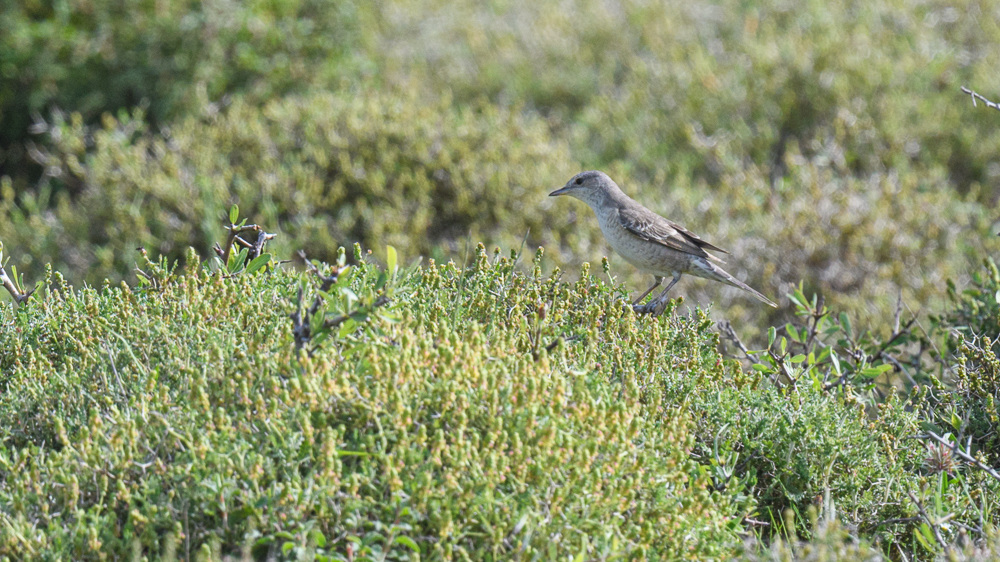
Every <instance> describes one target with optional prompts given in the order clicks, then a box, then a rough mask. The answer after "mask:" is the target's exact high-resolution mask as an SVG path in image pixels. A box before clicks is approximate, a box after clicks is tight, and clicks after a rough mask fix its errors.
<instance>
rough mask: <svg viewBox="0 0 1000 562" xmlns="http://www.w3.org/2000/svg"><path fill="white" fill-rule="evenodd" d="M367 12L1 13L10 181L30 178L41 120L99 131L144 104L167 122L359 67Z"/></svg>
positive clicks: (157, 8) (294, 5) (278, 5)
mask: <svg viewBox="0 0 1000 562" xmlns="http://www.w3.org/2000/svg"><path fill="white" fill-rule="evenodd" d="M365 17H366V16H365V14H364V13H359V12H358V10H357V9H356V8H355V7H354V6H353V5H351V4H348V3H338V4H329V3H325V2H317V1H314V0H280V1H275V2H249V3H241V2H233V3H216V4H212V5H202V4H201V3H198V2H189V1H186V0H168V1H157V2H152V1H144V2H128V3H122V2H98V3H93V4H81V3H78V2H66V1H63V0H54V1H48V2H5V3H4V4H3V6H2V7H0V75H2V76H3V80H0V116H2V117H0V175H3V174H6V175H12V176H14V177H15V178H17V179H18V180H19V181H18V186H19V187H23V185H22V184H23V182H24V180H27V179H28V177H27V175H26V174H27V159H26V158H25V156H24V151H25V142H26V141H27V140H28V138H29V136H28V135H29V133H28V129H29V125H30V124H31V122H32V114H33V113H39V114H44V115H48V113H49V110H50V109H52V108H53V107H57V108H63V109H66V110H70V111H73V112H77V113H80V114H81V116H82V117H83V119H84V122H86V123H96V122H98V121H99V119H100V117H101V115H102V113H105V112H110V113H116V112H117V111H118V110H120V109H126V110H127V109H131V108H132V107H134V106H137V105H144V106H145V107H146V108H147V113H146V115H147V116H148V117H149V118H150V119H152V120H153V122H156V123H168V122H170V121H172V120H173V119H174V118H176V117H182V116H185V115H191V114H194V115H200V114H201V113H202V112H203V111H204V110H205V108H206V106H207V104H208V103H209V102H216V101H218V100H220V99H221V98H222V97H223V96H225V95H231V94H233V93H236V92H241V91H245V92H248V93H249V95H252V96H254V97H255V98H256V99H269V98H270V97H272V96H275V95H280V94H283V93H286V92H289V91H296V90H297V91H301V90H303V89H304V88H306V87H307V86H308V85H310V84H315V83H317V82H320V83H324V84H329V83H332V82H336V80H337V79H338V78H340V77H341V76H342V75H344V74H346V73H348V69H352V68H357V65H356V64H355V63H356V62H358V61H356V58H357V57H358V56H359V55H360V54H361V53H360V52H359V51H358V50H357V48H358V47H359V46H360V45H361V44H363V43H364V39H363V33H362V29H363V27H362V23H361V22H362V20H364V19H365Z"/></svg>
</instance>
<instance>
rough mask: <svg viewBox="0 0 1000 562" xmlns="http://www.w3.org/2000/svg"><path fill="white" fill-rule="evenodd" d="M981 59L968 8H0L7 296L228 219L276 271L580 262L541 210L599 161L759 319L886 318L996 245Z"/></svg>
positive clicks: (0, 205) (894, 1)
mask: <svg viewBox="0 0 1000 562" xmlns="http://www.w3.org/2000/svg"><path fill="white" fill-rule="evenodd" d="M998 45H1000V5H998V4H997V3H995V2H990V1H987V0H890V1H887V2H880V3H870V2H858V1H854V2H852V1H835V2H827V1H819V0H807V1H804V2H788V1H781V0H772V1H766V2H744V1H740V0H721V1H718V2H687V1H684V2H682V1H677V0H667V1H641V0H636V1H626V2H612V1H604V0H581V1H579V2H573V3H565V2H561V3H548V2H524V1H522V0H508V1H495V2H488V3H487V2H457V3H456V2H445V1H443V0H393V1H387V2H378V3H352V2H326V1H323V0H264V1H247V2H233V1H227V0H219V1H212V2H191V1H189V0H187V1H186V0H155V1H154V0H144V1H138V2H124V1H121V0H118V1H109V2H89V1H79V0H77V1H68V0H65V1H61V0H49V1H43V0H27V1H18V2H14V1H9V0H8V1H4V2H2V3H0V176H2V177H3V179H2V180H0V181H2V185H0V213H2V218H0V240H2V241H3V242H4V243H5V245H6V248H7V250H8V253H10V254H12V255H14V256H16V257H15V258H14V262H13V263H15V264H16V265H18V266H19V267H20V269H21V270H22V271H25V272H26V273H27V277H28V278H29V279H30V278H37V277H39V276H40V275H41V271H42V267H43V264H45V263H49V262H51V263H53V265H54V267H55V268H56V269H57V270H58V271H61V272H63V273H65V274H66V275H67V277H68V278H69V279H70V280H71V281H74V282H81V281H87V282H90V283H99V282H101V281H102V280H103V279H105V278H110V279H111V280H112V281H117V280H120V279H127V278H130V277H131V276H132V275H133V274H132V273H131V269H132V267H133V266H134V263H135V262H136V260H137V253H136V251H135V248H136V247H138V246H145V247H147V248H149V249H151V250H154V251H156V252H158V253H161V254H164V255H167V256H170V257H174V258H180V257H181V256H182V255H183V252H184V250H185V248H186V247H187V246H189V245H191V246H194V247H195V248H196V249H198V250H199V252H200V253H201V255H202V256H207V255H208V252H209V248H207V247H206V246H205V245H206V244H207V243H208V241H210V240H214V239H216V238H217V236H216V234H217V233H216V230H217V229H218V226H217V225H218V224H219V220H220V218H221V217H222V216H223V215H224V212H225V210H226V209H228V207H229V205H231V204H232V203H234V202H238V203H239V205H240V208H241V209H242V210H243V211H244V212H245V213H247V214H248V215H249V216H250V217H251V220H255V221H260V222H262V223H264V224H267V225H274V226H277V228H278V229H279V230H280V234H281V236H279V237H278V238H277V239H276V241H275V243H276V246H275V248H274V251H275V252H276V253H277V255H279V256H282V257H287V256H289V255H290V254H291V252H292V251H293V250H295V249H300V248H301V249H305V250H306V251H307V252H308V253H309V255H310V256H311V257H316V258H325V259H331V258H332V257H333V256H334V252H335V251H336V248H337V246H338V245H340V244H350V243H351V242H354V241H360V242H361V243H362V244H364V245H365V246H367V247H381V246H382V245H383V244H386V243H390V244H393V245H395V246H396V247H398V248H399V249H400V251H401V252H402V255H403V256H404V257H405V258H406V259H407V261H409V260H411V259H414V258H416V257H417V256H418V255H423V256H428V257H436V258H439V259H440V258H446V259H447V258H452V259H455V260H456V261H459V262H461V260H463V259H466V256H468V254H469V248H470V247H474V245H475V243H476V242H479V241H483V242H486V243H487V244H489V245H493V244H498V245H501V246H503V247H505V248H510V247H517V246H519V245H520V243H521V240H522V239H524V238H525V236H526V235H527V245H528V247H534V246H537V245H545V246H546V248H547V249H548V250H549V253H548V255H549V256H551V257H553V259H554V263H557V264H562V265H564V266H567V267H568V266H574V267H573V269H572V270H576V269H575V266H576V265H577V264H578V263H579V262H581V261H592V262H593V261H598V260H600V259H601V257H602V256H603V255H605V254H608V253H609V249H608V248H607V247H606V246H605V245H604V242H603V241H602V239H601V237H600V233H599V231H598V227H597V223H596V221H595V220H594V219H593V217H592V216H591V214H590V211H589V209H587V208H586V207H585V206H583V205H582V204H578V203H577V202H573V201H565V200H559V201H554V200H549V199H548V198H547V197H546V196H547V193H548V192H549V191H550V190H551V189H553V188H555V187H559V186H561V185H562V184H563V183H564V182H565V181H566V179H568V178H569V177H570V176H571V175H572V174H574V173H576V172H578V171H580V170H581V169H591V168H600V169H604V170H606V171H608V172H609V173H610V174H611V175H612V177H614V178H615V179H616V180H618V182H619V183H620V184H621V185H622V187H623V188H624V189H625V191H626V192H628V193H630V194H631V195H633V196H634V197H635V198H636V199H638V200H640V201H641V202H643V203H644V204H645V205H646V206H648V207H650V208H652V209H654V210H656V211H659V212H661V213H662V214H664V215H666V216H668V217H670V218H671V219H673V220H675V221H677V222H680V223H681V224H684V225H685V226H687V227H688V228H690V229H692V230H694V231H695V232H698V233H700V234H702V235H703V236H704V237H705V238H707V239H708V240H710V241H712V242H714V243H716V244H718V245H720V246H722V247H724V248H726V249H728V250H730V251H731V252H732V253H733V256H732V257H731V258H730V259H729V264H730V271H732V272H733V273H734V274H736V275H737V276H739V277H742V278H744V279H745V280H746V281H747V282H748V283H750V284H751V285H753V286H755V287H757V288H758V289H760V290H761V291H763V292H764V293H765V294H768V295H771V296H772V297H779V296H780V297H781V300H782V303H783V304H785V305H787V304H788V300H787V298H785V297H784V295H785V294H787V293H789V292H790V291H791V290H792V288H793V287H795V286H796V285H797V284H798V283H799V282H800V281H803V282H804V290H805V292H806V293H811V292H812V291H816V292H819V293H821V294H823V295H824V296H825V298H826V299H827V302H829V303H830V304H832V305H833V306H835V307H837V308H838V309H841V310H848V311H851V312H852V313H853V314H855V315H857V317H858V318H859V320H860V321H861V322H868V323H869V324H872V325H876V326H878V325H884V324H887V323H888V321H889V320H891V316H892V311H893V308H894V306H895V303H896V297H897V295H898V293H899V292H900V291H901V292H902V297H903V301H904V302H905V303H906V304H907V305H908V306H909V307H911V308H912V309H914V310H915V311H919V310H923V309H931V310H933V308H934V304H935V303H936V302H938V301H939V300H942V299H944V298H945V291H944V287H945V284H946V280H948V279H954V280H955V281H956V282H957V284H958V286H959V287H962V286H963V285H964V284H965V283H966V282H967V281H968V276H969V273H970V272H971V271H972V270H974V269H976V268H977V267H978V263H979V261H980V259H981V258H982V257H983V256H984V255H988V254H994V255H995V253H996V251H997V250H998V249H1000V240H998V239H997V236H996V231H997V229H998V224H997V223H998V216H997V213H996V211H995V206H996V203H997V201H998V198H1000V157H998V154H1000V150H998V148H1000V128H998V127H997V123H998V122H1000V114H996V113H994V112H992V111H990V110H987V109H986V108H984V107H982V106H980V107H979V108H974V107H972V105H971V103H969V99H968V98H967V97H965V96H964V95H963V94H962V93H961V92H960V90H959V88H960V86H962V85H966V86H969V87H971V88H973V89H975V90H978V91H980V92H981V93H983V94H984V95H986V96H987V97H991V94H993V90H991V88H993V87H995V79H996V68H998V67H1000V48H998ZM992 97H996V96H992ZM611 263H612V273H613V275H615V276H616V277H618V278H619V279H620V280H625V281H628V282H629V283H630V287H632V288H633V289H634V290H636V291H637V290H640V289H641V288H642V287H643V286H644V284H645V283H646V282H647V280H646V279H641V278H640V277H639V276H638V274H637V273H635V272H634V271H633V270H632V268H631V267H629V266H628V265H627V264H625V263H624V262H623V261H621V260H619V259H618V258H616V257H614V256H612V257H611ZM676 291H677V293H678V294H684V295H686V296H687V297H688V298H689V299H693V300H694V301H695V302H699V303H707V302H714V303H716V311H715V313H714V314H715V315H717V316H720V317H722V316H724V317H725V318H727V319H729V320H731V321H733V322H734V323H737V325H738V323H749V322H755V323H763V322H765V321H772V322H773V321H776V320H778V319H780V315H783V314H786V313H785V312H780V311H779V312H777V313H775V314H778V315H779V316H778V317H771V318H767V317H765V316H764V315H765V314H769V313H770V312H769V311H765V310H762V307H759V306H757V304H756V303H755V302H753V301H749V300H747V299H746V298H745V297H744V296H742V295H740V294H739V293H738V292H737V291H736V290H735V289H729V288H723V287H719V286H716V284H711V283H705V282H702V281H697V280H688V281H685V282H684V283H682V284H681V285H680V286H679V287H678V289H676ZM788 308H789V307H787V306H786V307H785V310H786V311H787V309H788ZM754 331H757V330H754Z"/></svg>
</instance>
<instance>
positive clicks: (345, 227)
mask: <svg viewBox="0 0 1000 562" xmlns="http://www.w3.org/2000/svg"><path fill="white" fill-rule="evenodd" d="M52 135H53V142H55V143H56V151H55V152H53V154H52V155H51V156H50V159H49V161H48V162H47V165H48V166H49V167H50V168H53V169H59V170H61V174H62V178H63V179H62V181H63V182H65V183H66V184H69V185H70V186H71V187H72V189H71V190H70V191H72V192H76V193H78V195H76V196H70V195H68V194H67V193H65V192H60V193H58V194H56V195H55V196H54V202H51V199H50V196H49V195H48V193H49V192H47V191H46V192H42V193H41V194H39V195H37V196H33V195H30V194H26V195H24V196H23V197H22V198H21V199H20V201H19V202H18V203H17V204H15V203H14V201H13V200H14V196H13V193H12V192H11V191H10V189H9V188H7V190H6V192H5V193H4V194H0V212H2V213H3V214H4V215H6V216H8V217H10V220H9V221H8V222H2V223H0V239H2V240H3V241H4V243H5V245H6V247H7V248H8V251H10V252H15V251H16V252H17V255H18V256H20V257H22V258H23V259H24V260H30V261H28V262H27V263H23V264H22V263H20V262H19V263H18V265H19V266H21V268H22V270H24V271H25V272H26V273H27V274H28V276H29V277H31V275H35V276H36V277H37V276H38V275H39V274H40V269H41V264H43V263H48V262H52V263H53V264H54V266H55V268H56V269H57V270H59V271H63V272H65V274H66V275H68V276H69V277H70V278H71V279H80V278H83V279H86V280H88V281H90V282H92V283H100V282H101V281H102V279H104V278H105V277H108V278H110V279H112V280H113V281H115V282H117V281H118V280H120V279H122V278H123V277H125V276H126V275H129V273H130V270H131V268H132V266H133V264H134V263H135V261H136V259H137V257H136V253H135V250H134V249H135V248H136V247H137V246H145V247H147V248H148V249H149V250H150V251H154V252H155V253H158V254H162V255H165V256H169V257H170V258H172V259H176V258H179V257H181V255H182V253H183V251H184V249H185V248H187V247H188V246H194V247H195V248H197V249H198V250H199V252H200V253H201V254H203V255H207V252H208V251H209V247H208V245H209V243H210V242H211V241H212V240H215V239H217V238H218V235H217V234H216V233H217V232H218V227H217V224H218V221H219V219H220V218H221V217H222V216H224V215H225V213H226V212H227V211H228V209H229V207H230V205H231V204H232V203H234V202H238V203H239V205H240V207H241V208H242V209H243V210H244V212H245V213H246V214H247V215H248V216H250V217H251V218H252V220H253V221H257V222H260V223H262V224H266V225H270V226H271V227H273V228H274V229H275V230H277V231H278V232H279V233H280V236H278V238H277V239H276V240H275V241H274V244H275V246H274V247H275V248H276V250H275V251H276V252H277V254H279V255H286V256H287V255H291V254H292V250H297V249H304V250H305V251H306V252H307V253H308V254H309V256H310V257H313V258H320V259H324V260H327V261H332V260H333V259H335V257H336V256H335V249H336V248H337V246H338V245H340V243H343V242H361V243H362V244H365V245H373V244H376V243H377V244H385V243H388V244H392V245H394V246H396V247H397V248H399V249H400V250H401V251H403V253H404V254H405V255H418V254H421V253H422V254H424V255H430V256H439V257H440V256H445V255H446V256H455V255H458V256H461V255H462V253H463V252H464V253H465V255H466V257H468V253H469V251H470V250H471V248H469V240H470V236H471V239H472V240H476V239H480V238H485V239H489V240H495V241H498V242H504V243H505V244H506V245H508V246H515V245H517V244H518V243H519V242H520V241H521V240H522V239H523V238H524V237H525V236H526V235H527V234H528V233H529V230H530V233H531V236H530V240H532V241H550V240H553V239H555V240H559V238H560V233H562V234H563V235H565V240H566V242H567V244H568V245H572V246H582V247H583V248H587V247H589V245H588V243H590V242H592V241H594V240H595V239H597V237H599V236H600V233H599V232H597V231H596V230H594V229H586V230H584V231H583V232H576V231H574V228H573V225H572V224H570V223H569V221H565V220H557V219H556V218H555V217H554V216H553V215H552V213H551V212H550V211H547V210H546V208H547V205H548V203H547V202H546V195H547V194H548V192H549V191H550V190H551V189H552V188H553V186H557V185H562V184H563V183H564V182H565V180H566V178H568V177H570V175H571V173H572V172H573V171H574V170H575V168H574V167H573V164H572V163H571V162H572V161H571V157H570V155H569V153H568V151H567V149H566V145H565V143H562V142H559V141H557V140H554V139H553V138H552V137H551V135H550V133H549V131H548V129H547V127H546V126H545V124H544V122H543V121H542V120H541V119H539V118H538V117H537V116H531V115H530V114H528V115H525V114H522V113H521V112H518V111H515V110H511V109H505V108H500V107H496V106H492V105H479V106H476V107H460V108H455V107H453V106H452V104H451V102H450V100H448V99H441V100H438V101H437V102H435V103H433V104H426V103H424V102H422V101H421V100H419V99H417V98H414V97H412V96H407V95H397V94H388V93H378V92H374V91H370V90H359V91H351V92H343V93H339V94H312V95H308V96H291V97H286V98H281V99H278V100H275V101H273V102H270V103H267V104H265V105H264V106H263V107H259V106H257V105H255V104H252V103H249V102H245V101H244V100H242V99H237V100H235V101H234V103H233V105H232V106H231V107H230V108H228V110H226V111H225V112H223V113H222V114H220V115H219V116H217V117H215V118H213V119H211V120H209V121H207V122H206V121H203V120H201V119H195V118H191V119H187V120H182V121H180V122H178V123H176V124H175V125H174V126H173V127H171V129H170V131H169V134H166V135H158V134H153V133H151V132H149V131H148V128H147V127H146V126H145V125H144V123H143V117H142V115H141V114H140V115H137V116H135V117H128V118H125V119H123V120H122V121H116V120H112V119H108V120H106V126H105V127H104V128H102V129H99V130H97V131H94V132H93V134H92V135H91V134H90V133H89V132H88V131H87V128H86V127H85V126H84V124H83V121H82V120H81V119H79V118H75V117H74V118H73V119H70V120H68V121H62V122H58V123H56V124H55V126H54V129H53V132H52ZM539 207H541V208H539Z"/></svg>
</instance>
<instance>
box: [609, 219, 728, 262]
mask: <svg viewBox="0 0 1000 562" xmlns="http://www.w3.org/2000/svg"><path fill="white" fill-rule="evenodd" d="M618 217H619V219H620V220H621V224H622V226H623V227H625V229H626V230H628V231H629V232H631V233H632V234H634V235H636V236H638V237H639V238H642V239H643V240H648V241H650V242H656V243H657V244H663V245H664V246H666V247H668V248H671V249H673V250H677V251H679V252H685V253H688V254H692V255H695V256H699V257H703V258H708V259H711V260H715V261H720V262H721V261H722V260H720V259H719V258H717V257H715V256H713V255H711V254H709V253H708V252H706V251H705V250H714V251H716V252H722V253H724V254H728V253H729V252H727V251H725V250H723V249H722V248H720V247H718V246H716V245H714V244H711V243H709V242H707V241H705V240H702V239H701V238H700V237H699V236H698V235H697V234H694V233H692V232H691V231H689V230H688V229H686V228H684V227H683V226H681V225H679V224H677V223H675V222H673V221H670V220H667V219H665V218H663V217H661V216H660V215H657V214H656V213H654V212H652V211H650V210H648V209H645V208H639V209H636V208H630V207H623V208H621V209H619V210H618Z"/></svg>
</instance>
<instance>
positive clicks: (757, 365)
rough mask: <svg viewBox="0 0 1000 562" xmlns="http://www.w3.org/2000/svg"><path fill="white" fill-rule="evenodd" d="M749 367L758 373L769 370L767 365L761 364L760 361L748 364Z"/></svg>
mask: <svg viewBox="0 0 1000 562" xmlns="http://www.w3.org/2000/svg"><path fill="white" fill-rule="evenodd" d="M750 368H751V369H753V370H754V371H757V372H758V373H766V372H768V371H770V370H771V368H770V367H768V366H767V365H761V364H760V363H754V364H753V365H751V366H750Z"/></svg>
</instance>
